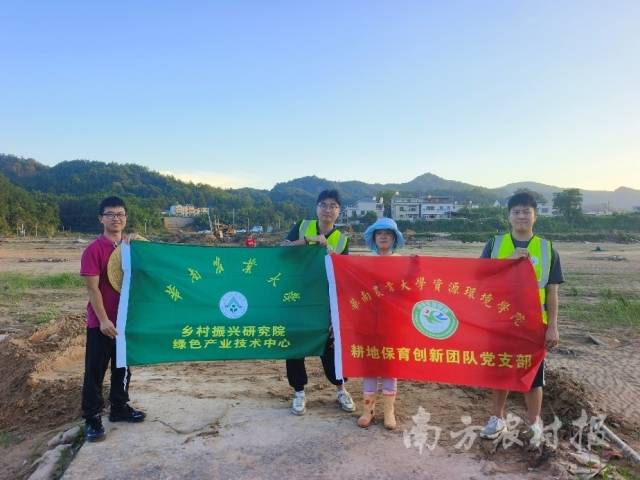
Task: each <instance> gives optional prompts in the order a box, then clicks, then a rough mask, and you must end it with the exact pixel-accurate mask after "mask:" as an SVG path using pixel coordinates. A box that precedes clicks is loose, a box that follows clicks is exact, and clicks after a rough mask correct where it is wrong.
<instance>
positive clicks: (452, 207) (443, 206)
mask: <svg viewBox="0 0 640 480" xmlns="http://www.w3.org/2000/svg"><path fill="white" fill-rule="evenodd" d="M461 207H462V206H459V205H458V204H457V203H454V201H453V199H452V198H451V197H433V196H431V195H428V196H427V197H426V198H425V199H423V200H422V202H421V203H420V218H421V219H422V220H441V219H443V218H451V214H452V213H453V212H456V211H458V210H459V209H460V208H461Z"/></svg>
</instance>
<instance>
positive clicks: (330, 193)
mask: <svg viewBox="0 0 640 480" xmlns="http://www.w3.org/2000/svg"><path fill="white" fill-rule="evenodd" d="M327 198H331V199H333V200H335V201H336V203H337V204H338V205H340V206H342V201H341V200H340V194H339V193H338V191H337V190H323V191H321V192H320V194H319V195H318V200H316V203H320V202H321V201H323V200H326V199H327Z"/></svg>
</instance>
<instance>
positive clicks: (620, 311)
mask: <svg viewBox="0 0 640 480" xmlns="http://www.w3.org/2000/svg"><path fill="white" fill-rule="evenodd" d="M560 308H561V309H562V312H563V315H566V316H568V317H569V318H571V319H572V320H575V321H581V322H582V321H586V322H591V323H595V324H599V325H603V326H604V325H617V326H639V325H640V299H639V298H637V297H636V296H633V295H620V294H615V293H613V292H612V291H611V290H609V289H606V290H602V291H601V292H600V295H599V297H598V298H597V299H596V301H595V302H593V303H587V302H581V301H575V302H574V301H572V302H570V303H565V305H563V306H561V307H560Z"/></svg>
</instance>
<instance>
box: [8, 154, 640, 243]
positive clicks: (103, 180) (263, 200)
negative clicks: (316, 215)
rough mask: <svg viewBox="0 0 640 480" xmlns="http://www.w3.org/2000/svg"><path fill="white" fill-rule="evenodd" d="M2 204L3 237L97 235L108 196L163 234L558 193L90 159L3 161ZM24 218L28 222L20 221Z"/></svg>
mask: <svg viewBox="0 0 640 480" xmlns="http://www.w3.org/2000/svg"><path fill="white" fill-rule="evenodd" d="M0 174H2V177H0V187H2V199H4V202H3V205H2V206H0V208H2V209H1V210H0V231H2V232H8V231H15V229H16V222H20V221H22V222H24V223H26V224H27V228H28V229H33V226H35V224H36V223H39V224H40V225H47V226H50V228H54V226H55V227H59V228H63V227H64V228H65V229H71V230H78V231H96V230H97V229H98V227H99V224H97V221H96V214H97V211H96V209H97V206H98V204H99V202H100V200H101V199H102V198H103V197H105V196H107V195H118V196H121V197H122V198H124V199H125V201H127V203H128V205H129V209H130V211H131V215H130V219H129V221H130V225H131V226H132V227H133V228H136V229H140V228H141V227H142V226H143V225H144V224H145V223H146V225H147V226H148V227H149V226H150V227H152V228H161V215H160V212H161V211H163V210H167V209H168V207H169V206H170V205H172V204H176V203H182V204H187V203H190V204H193V205H195V206H199V207H202V206H208V207H211V208H213V215H214V216H215V217H218V218H219V219H220V220H221V221H223V222H225V223H230V222H232V221H235V223H236V224H241V225H244V224H245V222H246V223H251V224H258V223H260V224H271V225H275V224H280V225H286V224H287V223H290V222H294V221H295V220H296V219H299V218H301V217H303V216H306V215H313V212H314V210H313V205H314V202H315V199H316V196H317V194H318V193H319V192H320V191H321V190H323V189H326V188H337V189H338V190H339V191H340V192H341V194H342V196H343V202H344V203H345V204H350V203H354V202H355V201H357V200H358V199H361V198H366V197H373V196H376V195H380V194H381V193H382V192H400V193H401V194H407V195H410V194H413V193H415V194H430V195H442V196H450V197H453V198H454V199H455V200H456V201H458V202H461V203H462V202H465V203H466V202H468V201H472V202H473V203H475V204H491V203H493V202H494V201H495V200H504V199H505V198H507V197H508V196H510V195H511V194H512V193H513V192H514V191H515V190H517V189H521V188H526V189H530V190H533V191H536V192H538V193H540V194H542V195H543V196H544V197H546V199H547V200H548V201H552V198H553V193H555V192H559V191H561V190H562V189H561V188H560V187H554V186H550V185H544V184H539V183H533V182H522V183H514V184H509V185H505V186H504V187H500V188H496V189H489V188H484V187H478V186H475V185H471V184H468V183H463V182H457V181H452V180H446V179H443V178H440V177H438V176H436V175H433V174H431V173H426V174H424V175H421V176H419V177H416V178H415V179H413V180H411V181H409V182H406V183H388V184H379V183H376V184H368V183H364V182H359V181H343V182H339V181H331V180H326V179H323V178H318V177H316V176H307V177H302V178H297V179H294V180H290V181H287V182H282V183H278V184H276V185H275V186H274V187H273V189H271V190H270V191H268V190H258V189H253V188H240V189H222V188H217V187H213V186H210V185H206V184H194V183H191V182H183V181H180V180H177V179H176V178H174V177H172V176H168V175H162V174H160V173H158V172H155V171H153V170H150V169H148V168H146V167H143V166H140V165H135V164H125V165H122V164H117V163H104V162H97V161H89V160H72V161H65V162H60V163H58V164H57V165H55V166H53V167H49V166H46V165H43V164H41V163H39V162H37V161H36V160H34V159H31V158H21V157H17V156H14V155H2V154H0ZM582 194H583V203H584V205H590V204H596V203H600V204H602V203H609V205H610V207H611V208H614V209H616V208H618V209H625V210H630V209H631V208H632V207H633V206H635V205H640V191H638V190H633V189H630V188H625V187H620V188H618V189H617V190H615V191H614V192H597V191H588V190H582ZM22 219H25V220H22Z"/></svg>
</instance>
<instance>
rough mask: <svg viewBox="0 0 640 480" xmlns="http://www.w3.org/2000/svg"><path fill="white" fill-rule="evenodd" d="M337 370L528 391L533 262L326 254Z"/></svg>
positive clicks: (532, 361)
mask: <svg viewBox="0 0 640 480" xmlns="http://www.w3.org/2000/svg"><path fill="white" fill-rule="evenodd" d="M326 266H327V275H328V278H329V286H330V288H329V291H330V296H331V317H332V324H333V329H334V335H335V339H336V374H337V375H338V378H342V377H343V376H344V377H373V376H381V377H397V378H403V379H412V380H423V381H433V382H441V383H453V384H459V385H472V386H478V387H491V388H499V389H508V390H517V391H528V390H529V389H530V386H531V383H532V382H533V379H534V377H535V375H536V372H537V370H538V367H539V366H540V363H541V362H542V360H543V358H544V355H545V350H544V335H545V326H544V324H543V323H542V314H541V307H540V298H539V296H538V286H537V281H536V278H535V273H534V271H533V268H532V266H531V264H530V262H529V261H528V260H526V259H523V260H490V259H468V258H439V257H419V256H406V257H405V256H384V257H383V256H367V257H365V256H346V255H328V256H327V259H326Z"/></svg>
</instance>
